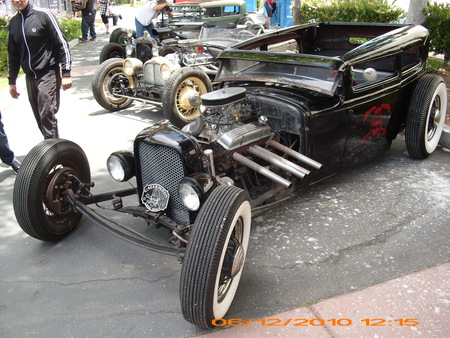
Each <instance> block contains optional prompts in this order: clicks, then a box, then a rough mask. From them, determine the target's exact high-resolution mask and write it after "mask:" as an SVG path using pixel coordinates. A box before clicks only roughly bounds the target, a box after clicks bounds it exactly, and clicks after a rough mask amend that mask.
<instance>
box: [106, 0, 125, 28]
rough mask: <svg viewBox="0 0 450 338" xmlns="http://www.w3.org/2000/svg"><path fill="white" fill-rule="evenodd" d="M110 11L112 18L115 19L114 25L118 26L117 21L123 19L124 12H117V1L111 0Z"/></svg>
mask: <svg viewBox="0 0 450 338" xmlns="http://www.w3.org/2000/svg"><path fill="white" fill-rule="evenodd" d="M109 12H110V17H112V19H113V26H117V22H118V21H119V19H120V20H122V14H120V13H118V12H117V9H116V3H115V2H111V3H110V4H109Z"/></svg>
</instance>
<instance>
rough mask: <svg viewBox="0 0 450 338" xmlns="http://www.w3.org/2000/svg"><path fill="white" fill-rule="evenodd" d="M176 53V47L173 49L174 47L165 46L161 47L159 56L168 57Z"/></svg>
mask: <svg viewBox="0 0 450 338" xmlns="http://www.w3.org/2000/svg"><path fill="white" fill-rule="evenodd" d="M175 52H176V49H175V48H174V47H172V46H164V47H161V48H160V49H159V52H158V54H159V56H166V55H168V54H172V53H175Z"/></svg>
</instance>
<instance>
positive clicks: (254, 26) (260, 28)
mask: <svg viewBox="0 0 450 338" xmlns="http://www.w3.org/2000/svg"><path fill="white" fill-rule="evenodd" d="M247 29H249V30H251V31H257V32H260V33H261V32H264V27H263V26H261V25H260V24H257V23H255V24H252V25H251V26H249V27H247Z"/></svg>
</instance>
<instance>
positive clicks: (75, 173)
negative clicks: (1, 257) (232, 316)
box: [13, 23, 447, 327]
mask: <svg viewBox="0 0 450 338" xmlns="http://www.w3.org/2000/svg"><path fill="white" fill-rule="evenodd" d="M428 43H429V35H428V31H427V30H426V29H425V28H424V27H422V26H416V25H413V26H398V25H381V24H357V23H320V24H319V23H309V24H305V25H300V26H294V27H289V28H286V29H281V30H278V31H276V32H273V33H269V34H265V35H262V36H259V37H255V38H253V39H250V40H247V41H245V42H243V43H241V44H238V45H235V46H234V48H233V49H228V50H226V51H224V52H222V53H221V54H220V56H219V59H220V61H221V68H220V69H219V72H218V75H217V77H216V81H218V83H219V89H217V90H215V91H212V92H209V93H206V94H203V95H202V96H201V102H200V101H199V102H197V103H196V104H197V105H200V104H201V106H202V107H203V108H202V114H201V115H200V116H199V117H198V118H197V119H196V120H195V121H193V122H191V123H189V124H187V125H186V126H184V127H183V129H179V128H177V127H175V126H173V125H172V124H171V123H169V122H168V121H161V122H159V123H157V124H156V125H153V126H149V127H148V128H145V129H144V130H142V131H141V132H140V133H139V134H138V135H137V136H136V137H135V139H134V144H133V149H131V150H126V151H117V152H114V153H112V154H111V155H110V157H109V159H108V161H107V167H108V170H109V172H110V174H111V176H112V177H113V178H114V179H115V180H117V181H120V182H123V181H129V180H132V181H133V182H134V179H135V182H136V183H135V188H134V187H133V188H129V189H124V190H116V191H112V192H110V193H101V194H94V191H93V190H94V189H93V186H94V184H93V183H91V175H90V169H89V162H88V160H87V158H86V155H85V153H84V152H83V150H82V149H81V148H80V147H79V146H78V145H76V144H75V143H73V142H71V141H69V140H62V139H54V140H46V141H43V142H42V143H40V144H38V145H37V146H36V147H34V148H33V149H32V150H31V152H30V153H29V154H28V155H27V156H26V158H25V159H24V161H23V164H22V166H21V168H20V171H19V173H18V175H17V179H16V183H15V187H14V193H13V201H14V211H15V215H16V218H17V221H18V223H19V225H20V226H21V227H22V229H23V230H24V231H25V232H26V233H28V234H29V235H30V236H33V237H35V238H37V239H40V240H43V241H58V240H61V239H62V238H64V237H65V236H66V235H67V234H68V233H70V232H71V231H72V230H73V229H74V228H75V227H76V226H77V224H78V223H79V221H80V218H81V217H82V215H85V216H87V217H89V218H90V219H92V220H93V221H95V222H96V223H98V224H100V225H102V226H103V227H105V228H107V229H109V230H111V231H112V232H113V233H115V234H118V235H120V236H121V237H123V238H125V239H127V240H129V241H131V242H134V243H135V244H137V245H140V246H142V247H146V248H148V249H151V250H154V251H157V252H164V253H168V254H172V255H175V256H177V257H178V258H179V260H180V261H182V270H181V280H180V301H181V309H182V313H183V316H184V318H185V319H186V320H188V321H189V322H191V323H194V324H195V325H198V326H202V327H212V326H213V320H214V319H217V318H222V317H223V316H225V315H226V313H227V310H228V308H229V307H230V304H231V303H232V301H233V298H234V296H235V294H236V290H237V287H238V284H239V281H240V278H241V275H242V272H243V267H244V262H245V258H246V254H247V251H248V246H249V235H250V230H251V220H252V217H255V215H257V214H258V213H260V212H263V211H265V210H268V209H269V208H273V207H274V206H276V205H277V204H279V203H282V202H283V201H285V200H286V199H288V198H291V197H292V196H293V194H294V191H296V190H299V189H303V188H306V187H307V186H308V185H310V184H312V183H315V182H318V181H320V180H322V179H324V178H326V177H329V176H331V175H334V174H336V173H337V172H339V171H340V170H342V169H343V168H345V167H347V166H349V165H353V164H355V163H358V162H361V161H364V160H367V159H370V158H374V157H376V156H378V155H379V154H380V153H382V152H384V151H386V150H387V149H388V148H389V146H390V144H391V141H392V140H393V139H394V138H395V137H396V135H397V134H398V133H399V132H400V131H402V130H405V140H406V148H407V150H408V152H409V153H410V154H411V156H412V157H414V158H418V159H424V158H426V157H428V156H429V155H430V154H431V153H432V152H433V151H434V150H435V148H436V146H437V143H438V140H439V137H440V134H441V132H442V128H443V124H444V118H445V110H446V108H447V90H446V86H445V84H444V82H443V80H442V78H441V77H439V76H436V75H430V74H426V72H425V62H426V60H427V55H428ZM287 47H289V48H290V49H288V50H286V48H287ZM274 50H276V51H274ZM126 196H135V197H136V198H135V200H134V199H132V198H131V197H126ZM130 199H131V200H132V201H131V203H128V202H130V201H129V200H130ZM105 201H111V207H110V209H111V210H114V211H117V212H121V213H125V214H128V215H132V216H135V217H139V218H141V219H143V221H144V222H146V223H147V224H148V225H150V226H157V227H159V228H160V230H158V231H162V229H166V230H168V231H167V234H168V236H167V240H166V241H158V240H157V238H156V237H155V238H153V237H152V238H149V237H148V236H144V235H143V234H142V233H141V232H138V231H136V230H135V229H133V228H131V227H129V226H126V225H124V224H118V223H116V222H115V221H113V220H112V219H110V218H108V217H106V216H104V215H103V214H101V213H99V212H98V211H97V210H96V209H94V208H91V207H90V206H89V205H91V204H97V203H101V202H105ZM130 218H131V217H130ZM292 226H295V225H292ZM158 238H160V237H158Z"/></svg>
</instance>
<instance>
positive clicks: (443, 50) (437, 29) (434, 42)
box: [423, 2, 450, 65]
mask: <svg viewBox="0 0 450 338" xmlns="http://www.w3.org/2000/svg"><path fill="white" fill-rule="evenodd" d="M424 14H425V16H426V18H425V22H424V24H423V25H424V26H425V27H427V28H428V30H429V31H430V50H431V51H433V52H435V53H437V54H443V55H444V62H445V64H446V65H448V61H449V59H450V4H448V3H447V4H437V3H436V2H435V3H434V4H430V3H428V7H427V8H425V10H424Z"/></svg>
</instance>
